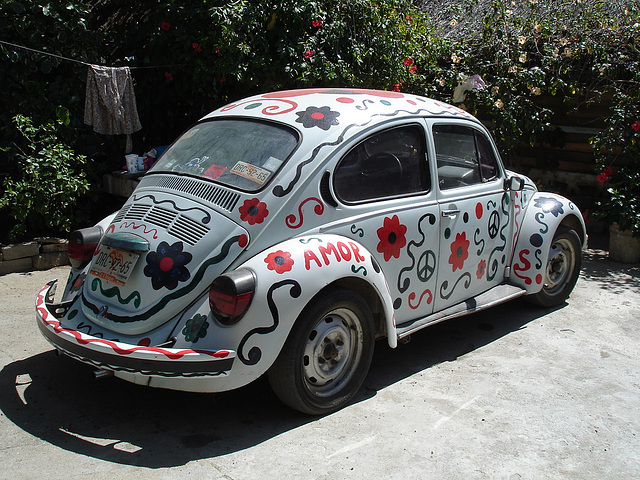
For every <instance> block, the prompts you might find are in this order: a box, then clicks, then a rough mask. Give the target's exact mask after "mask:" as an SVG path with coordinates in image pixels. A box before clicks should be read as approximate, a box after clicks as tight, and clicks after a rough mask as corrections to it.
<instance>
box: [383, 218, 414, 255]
mask: <svg viewBox="0 0 640 480" xmlns="http://www.w3.org/2000/svg"><path fill="white" fill-rule="evenodd" d="M405 233H407V227H406V226H404V225H402V224H400V220H399V219H398V216H397V215H394V216H393V217H391V218H389V217H386V218H385V219H384V223H383V226H382V227H381V228H379V229H378V238H379V239H380V242H379V243H378V252H380V253H382V254H383V255H384V261H385V262H388V261H389V260H390V259H391V257H394V258H398V257H400V251H401V250H402V247H404V246H405V245H406V244H407V239H406V238H405Z"/></svg>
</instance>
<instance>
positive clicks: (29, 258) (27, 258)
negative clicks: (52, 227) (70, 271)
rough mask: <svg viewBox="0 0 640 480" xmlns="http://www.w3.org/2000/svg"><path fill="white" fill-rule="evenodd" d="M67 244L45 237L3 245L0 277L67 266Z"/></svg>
mask: <svg viewBox="0 0 640 480" xmlns="http://www.w3.org/2000/svg"><path fill="white" fill-rule="evenodd" d="M67 244H68V242H67V240H62V239H59V238H51V237H46V238H36V239H34V240H33V241H31V242H24V243H15V244H12V245H3V246H1V247H0V275H4V274H7V273H14V272H28V271H30V270H48V269H49V268H53V267H58V266H61V265H68V264H69V258H68V257H67Z"/></svg>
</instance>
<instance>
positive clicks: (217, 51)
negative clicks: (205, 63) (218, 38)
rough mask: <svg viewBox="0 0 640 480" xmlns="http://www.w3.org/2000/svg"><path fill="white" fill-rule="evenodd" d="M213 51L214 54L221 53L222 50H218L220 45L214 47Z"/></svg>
mask: <svg viewBox="0 0 640 480" xmlns="http://www.w3.org/2000/svg"><path fill="white" fill-rule="evenodd" d="M213 53H215V54H216V55H222V51H220V47H216V49H215V50H214V51H213Z"/></svg>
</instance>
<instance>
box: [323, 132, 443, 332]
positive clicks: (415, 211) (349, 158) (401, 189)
mask: <svg viewBox="0 0 640 480" xmlns="http://www.w3.org/2000/svg"><path fill="white" fill-rule="evenodd" d="M426 144H427V142H426V133H425V130H424V124H422V123H419V122H415V121H414V122H412V123H409V124H404V125H394V126H392V127H387V128H385V129H383V130H380V131H377V132H374V133H372V134H370V135H368V136H367V137H366V138H365V139H363V140H362V141H360V142H359V143H358V144H357V145H355V146H354V147H353V148H351V149H350V150H349V151H348V152H347V153H346V154H345V155H344V156H343V157H342V159H341V160H340V161H339V162H338V165H337V167H336V170H335V173H334V183H333V186H334V191H335V194H336V197H337V198H338V200H339V201H340V203H341V204H342V205H341V207H340V210H341V211H343V213H344V214H346V216H347V218H348V219H349V221H348V223H347V224H346V225H343V226H340V227H339V228H335V227H333V228H332V229H331V231H333V232H335V233H340V234H343V235H347V236H350V237H352V238H353V239H354V240H356V241H357V242H359V243H361V244H362V245H364V246H365V247H366V248H367V250H368V251H369V252H371V254H372V255H373V256H374V257H375V258H376V260H377V263H378V264H379V265H380V268H381V269H382V271H383V272H384V276H385V278H386V280H387V285H388V288H389V292H390V294H391V296H392V298H393V299H394V303H393V305H394V309H395V317H396V321H397V323H398V324H401V323H403V322H405V321H408V320H412V319H415V318H420V317H424V316H426V315H428V314H430V313H431V312H432V311H433V296H434V294H433V292H434V290H435V286H436V260H437V253H438V237H439V230H438V225H437V219H438V214H439V212H438V204H437V201H436V192H435V188H434V182H433V179H432V178H431V174H430V172H431V169H430V168H429V165H428V155H427V148H426ZM327 231H329V230H327ZM362 273H363V274H364V272H362Z"/></svg>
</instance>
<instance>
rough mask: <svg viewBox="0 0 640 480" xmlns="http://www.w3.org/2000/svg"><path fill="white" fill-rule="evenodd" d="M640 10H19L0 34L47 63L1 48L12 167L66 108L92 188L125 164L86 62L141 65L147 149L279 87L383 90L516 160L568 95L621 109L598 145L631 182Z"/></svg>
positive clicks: (398, 3)
mask: <svg viewBox="0 0 640 480" xmlns="http://www.w3.org/2000/svg"><path fill="white" fill-rule="evenodd" d="M639 9H640V7H639V6H638V3H637V1H635V0H610V1H607V2H604V1H602V0H569V1H565V2H555V1H551V0H527V1H524V2H512V1H508V0H471V1H469V0H448V1H444V2H432V1H426V0H425V1H417V0H414V1H413V2H412V1H410V0H386V1H380V0H311V1H308V2H300V1H295V0H281V1H279V2H268V1H266V0H229V1H223V0H200V1H193V2H178V1H176V0H141V1H139V2H136V3H135V5H131V3H130V2H126V1H124V0H66V1H65V2H52V1H49V2H47V1H44V2H43V1H40V0H38V1H36V0H17V1H12V2H7V3H4V4H2V5H0V40H3V41H5V42H11V43H13V44H17V45H21V46H24V47H28V48H30V49H33V50H37V51H40V52H46V53H48V54H49V55H47V54H42V53H36V52H34V51H32V50H25V49H23V48H16V47H13V46H11V45H8V44H6V43H1V44H0V83H1V84H2V85H3V86H5V89H6V90H5V91H6V92H8V94H5V95H2V96H0V135H1V136H2V137H1V138H2V144H1V146H3V147H5V148H4V149H3V150H2V151H0V172H3V173H4V175H5V177H7V178H8V179H16V178H19V175H20V174H21V172H20V168H21V167H20V163H19V148H22V149H23V150H24V148H25V145H26V143H25V142H26V140H25V138H24V136H23V135H22V134H21V132H20V131H19V130H18V129H17V128H16V126H15V124H14V123H13V122H12V121H11V119H12V118H13V117H15V116H16V115H25V116H28V117H30V118H33V123H34V125H41V124H42V125H46V124H47V123H49V122H51V121H53V120H54V119H56V118H57V115H58V113H59V112H68V119H69V126H68V127H64V125H63V126H59V128H58V132H59V134H61V135H62V137H61V141H63V142H64V143H66V144H68V145H71V146H72V147H73V148H74V149H75V150H77V151H79V152H80V153H85V154H87V155H88V156H89V157H90V159H89V161H88V162H87V163H86V164H85V169H86V171H87V178H88V179H90V181H91V183H92V185H93V188H94V192H95V191H96V190H97V189H99V178H100V177H99V173H100V172H101V171H103V170H104V171H108V170H109V169H112V170H113V169H115V168H119V167H120V163H122V153H123V150H122V149H123V143H124V142H123V141H122V140H121V139H118V138H104V137H99V136H97V135H94V134H93V133H92V132H91V131H90V130H89V129H88V128H87V127H85V126H83V125H82V120H81V119H82V117H83V107H84V91H85V79H86V68H87V66H86V63H95V64H101V65H110V66H124V65H127V66H130V67H131V68H132V73H133V76H134V80H135V90H136V97H137V103H138V110H139V114H140V118H141V122H142V125H143V130H142V132H140V133H139V134H136V135H135V136H134V140H135V143H136V149H137V151H139V152H142V151H145V150H146V149H148V148H150V147H153V146H156V145H163V144H166V143H169V142H171V141H172V139H173V138H175V137H176V136H177V135H178V134H179V133H180V132H181V131H183V130H184V129H185V128H186V127H187V126H188V125H189V124H191V123H192V122H194V121H195V120H197V119H198V118H200V117H201V116H202V115H204V114H206V113H207V112H209V111H211V110H213V109H214V108H217V107H219V106H221V105H222V104H224V103H227V102H229V101H233V100H237V99H238V98H241V97H244V96H247V95H249V94H252V93H258V92H264V91H270V90H276V89H289V88H298V87H320V86H349V87H367V88H382V89H394V90H402V91H407V92H411V93H417V94H421V95H426V96H430V97H434V98H437V99H440V100H443V101H447V102H454V103H458V104H460V105H462V106H463V107H464V108H466V109H468V110H469V111H471V112H472V113H475V114H477V115H478V116H479V117H480V118H481V119H483V121H485V122H486V123H487V124H488V125H489V126H490V127H491V129H492V130H493V133H494V136H495V138H496V139H497V141H498V143H499V146H500V148H501V150H502V152H503V153H505V154H507V155H506V156H507V158H508V154H509V153H510V152H513V151H514V149H515V147H516V146H518V145H519V144H521V143H523V142H524V143H532V142H534V141H535V140H536V138H538V137H539V136H541V135H543V134H544V133H545V131H546V130H547V129H548V127H549V124H550V122H551V120H552V117H553V114H554V112H552V111H551V110H550V109H549V108H548V107H547V106H546V104H545V103H544V102H542V101H540V99H542V98H544V97H547V96H555V97H560V98H562V99H563V100H564V102H565V104H566V108H567V109H572V108H577V107H578V106H580V105H584V104H585V103H587V104H588V103H589V102H598V101H600V99H602V98H607V99H613V102H614V106H613V108H612V111H611V114H610V116H609V118H607V119H605V124H606V129H605V131H604V132H603V133H602V134H601V135H600V136H598V137H597V138H595V139H594V147H596V151H597V152H599V162H600V163H599V167H598V168H599V169H602V168H604V167H605V166H609V167H612V169H613V170H614V171H615V173H616V174H618V173H620V174H621V177H620V178H619V179H616V181H619V182H621V183H619V184H618V185H624V178H625V176H628V175H630V173H629V172H628V170H624V171H623V170H621V169H620V168H619V164H620V165H622V164H624V165H630V163H629V155H631V156H632V157H633V158H636V157H637V155H638V153H637V150H633V149H631V150H629V149H626V150H624V151H621V150H620V149H619V148H618V149H617V150H616V148H614V147H615V144H616V142H618V139H619V138H620V136H619V132H620V131H621V130H620V129H621V128H623V127H625V126H626V128H628V126H629V125H631V124H633V123H634V122H635V121H637V120H638V119H637V118H635V117H634V115H636V114H637V113H635V112H637V111H638V108H639V106H640V87H639V85H640V67H639V65H640V53H639V48H640V47H639V45H638V42H639V38H640V11H639ZM54 55H55V56H54ZM60 57H64V58H66V60H65V59H62V58H60ZM68 59H73V60H74V61H71V60H68ZM81 62H84V63H81ZM622 105H624V108H622ZM57 112H58V113H57ZM634 133H635V132H634ZM634 138H635V137H634ZM634 145H635V144H634ZM9 146H11V148H7V147H9ZM100 151H102V152H106V154H103V155H102V157H98V156H97V155H98V153H99V152H100ZM98 158H100V159H99V161H98V160H97V159H98ZM638 168H640V167H638ZM635 172H636V174H637V173H638V170H635ZM596 173H598V172H596ZM636 176H638V175H636ZM2 214H3V210H0V216H1V215H2ZM4 214H5V215H6V208H5V209H4ZM0 220H2V218H0ZM5 223H6V222H5ZM1 235H2V233H1V232H0V236H1Z"/></svg>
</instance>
